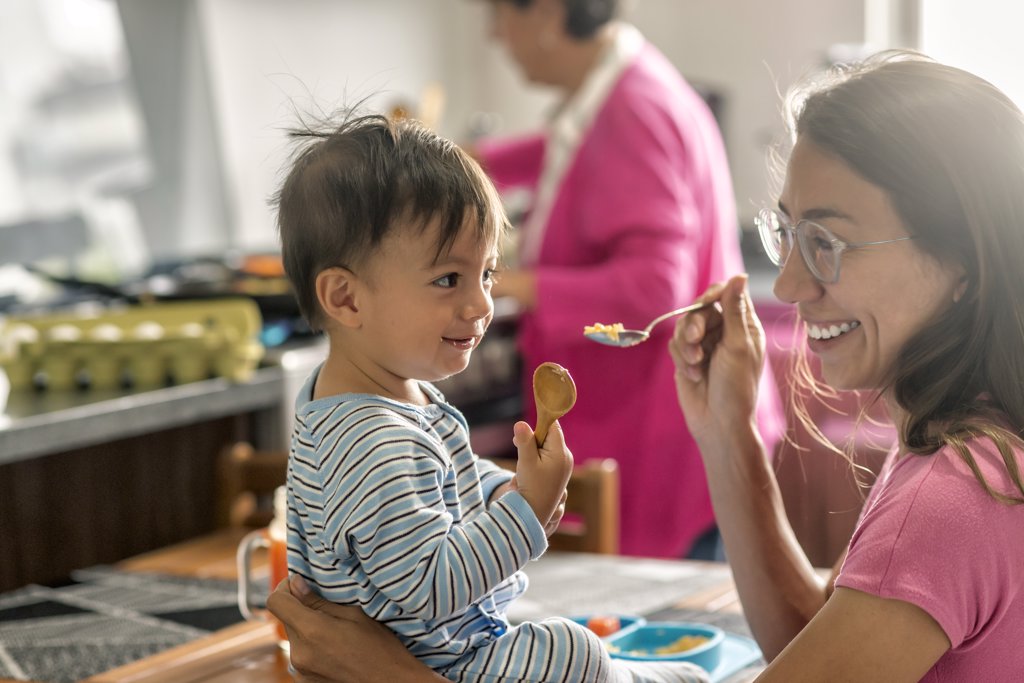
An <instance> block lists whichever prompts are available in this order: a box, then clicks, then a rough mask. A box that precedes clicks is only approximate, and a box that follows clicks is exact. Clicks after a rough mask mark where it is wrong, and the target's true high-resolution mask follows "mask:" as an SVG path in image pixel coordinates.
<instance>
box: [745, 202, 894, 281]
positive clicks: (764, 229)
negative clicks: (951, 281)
mask: <svg viewBox="0 0 1024 683" xmlns="http://www.w3.org/2000/svg"><path fill="white" fill-rule="evenodd" d="M754 222H755V223H756V224H757V232H758V233H759V234H760V235H761V243H762V244H763V245H764V250H765V252H767V254H768V258H769V260H771V262H772V263H773V264H775V265H776V266H779V267H780V268H781V267H782V266H784V265H785V264H786V261H788V260H789V255H790V253H792V251H793V242H794V241H795V242H796V243H797V245H799V247H800V254H801V255H802V256H803V258H804V263H806V264H807V269H808V270H809V271H811V275H813V276H814V277H815V278H816V279H817V280H818V281H819V282H822V283H824V284H832V283H834V282H838V281H839V264H840V258H839V257H840V256H842V255H843V252H844V251H850V250H852V249H860V248H861V247H871V246H874V245H877V244H889V243H891V242H902V241H904V240H911V239H914V236H913V235H911V236H908V237H897V238H896V239H891V240H878V241H877V242H858V243H856V244H854V243H851V242H844V241H843V240H841V239H839V238H838V237H836V236H835V235H833V234H832V233H831V232H829V230H828V228H826V227H825V226H823V225H818V224H817V223H815V222H814V221H808V220H802V221H800V222H798V223H797V224H796V225H793V223H792V222H791V221H790V220H789V218H788V217H787V216H785V215H784V214H782V213H780V212H779V211H775V210H773V209H761V210H760V211H759V212H758V214H757V218H755V219H754Z"/></svg>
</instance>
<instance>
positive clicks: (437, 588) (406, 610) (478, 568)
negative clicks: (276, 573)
mask: <svg viewBox="0 0 1024 683" xmlns="http://www.w3.org/2000/svg"><path fill="white" fill-rule="evenodd" d="M315 377H316V373H314V375H313V376H312V377H311V378H310V379H309V380H308V381H307V383H306V385H305V386H304V387H303V389H302V391H300V393H299V397H298V399H297V401H296V417H295V431H294V433H293V436H292V452H291V458H290V462H289V467H288V494H289V495H288V504H289V505H288V507H289V510H288V562H289V567H290V570H291V571H292V572H294V573H298V574H301V575H302V576H304V577H305V578H306V579H307V580H309V581H310V582H311V583H312V584H313V585H314V586H315V588H316V590H317V591H318V592H319V593H320V594H321V595H323V597H325V598H327V599H328V600H331V601H332V602H338V603H345V604H358V605H359V606H361V607H362V609H363V610H364V611H365V612H366V613H367V614H368V615H370V616H371V617H373V618H374V619H377V620H379V621H381V622H383V623H385V624H387V625H388V627H390V628H391V629H392V630H393V631H395V632H396V633H397V634H398V636H399V638H401V639H402V641H403V642H404V643H405V645H406V646H407V647H408V648H409V649H410V650H411V651H412V652H413V654H415V655H416V656H418V657H420V658H421V659H422V660H424V662H425V663H426V664H428V665H429V666H431V667H433V668H435V669H444V668H445V667H446V666H449V665H450V664H451V663H453V662H454V661H456V660H458V659H459V658H460V657H462V656H464V655H466V654H467V653H470V652H472V651H473V650H474V649H476V648H477V647H480V646H481V645H483V644H485V643H488V642H490V641H491V640H493V639H494V638H496V637H498V636H500V635H501V634H502V633H504V632H505V630H506V629H507V628H508V621H507V619H506V617H505V608H506V606H507V605H508V603H509V602H511V600H513V599H514V598H516V597H517V596H519V595H520V594H522V592H523V591H524V590H525V589H526V577H525V575H524V574H522V573H521V572H520V571H519V570H520V569H521V568H522V567H523V566H524V565H525V564H526V562H528V561H529V560H530V559H531V558H536V557H539V556H540V555H541V554H542V553H543V551H544V550H545V548H546V546H547V540H546V537H545V534H544V529H543V527H542V526H541V524H540V522H539V521H538V520H537V518H536V516H535V515H534V513H533V511H532V510H531V509H530V507H529V505H528V504H527V503H526V501H525V499H524V498H523V497H522V496H521V495H519V494H518V493H516V492H510V493H507V494H505V495H504V496H502V497H501V499H500V500H498V501H496V502H494V503H493V504H491V505H490V506H489V507H488V505H487V499H488V497H489V496H490V494H491V493H492V492H493V491H494V489H495V488H496V487H497V486H499V485H500V484H502V483H503V482H505V481H508V479H509V478H510V477H511V473H509V472H506V471H504V470H501V469H499V468H498V467H497V466H495V465H494V464H493V463H491V462H489V461H486V460H481V459H479V458H477V456H476V455H474V454H473V452H472V450H471V448H470V445H469V438H468V433H469V430H468V427H467V425H466V422H465V419H464V418H463V416H462V415H461V413H459V412H458V410H456V409H455V408H454V407H452V406H450V405H449V404H447V403H446V402H445V400H444V397H443V396H442V395H441V394H440V392H439V391H437V389H435V388H434V387H432V386H431V385H429V384H424V385H423V388H424V391H425V392H426V393H427V395H428V396H429V397H430V398H431V400H432V401H433V403H431V404H430V405H427V406H415V405H411V404H406V403H401V402H398V401H392V400H389V399H386V398H383V397H380V396H372V395H366V394H343V395H339V396H333V397H328V398H323V399H318V400H315V401H314V400H311V397H312V388H313V385H314V382H315Z"/></svg>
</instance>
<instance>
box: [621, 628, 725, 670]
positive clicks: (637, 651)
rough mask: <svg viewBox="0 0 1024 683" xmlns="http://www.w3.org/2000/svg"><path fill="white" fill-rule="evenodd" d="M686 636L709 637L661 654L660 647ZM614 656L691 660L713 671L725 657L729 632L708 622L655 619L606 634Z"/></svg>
mask: <svg viewBox="0 0 1024 683" xmlns="http://www.w3.org/2000/svg"><path fill="white" fill-rule="evenodd" d="M684 636H699V637H702V638H706V639H707V640H705V641H704V642H703V643H701V644H700V645H697V646H696V647H692V648H689V649H687V650H682V651H681V652H669V653H665V654H657V649H658V648H665V647H670V646H672V645H673V644H675V643H676V642H677V641H679V639H680V638H682V637H684ZM605 642H606V643H607V644H608V649H609V651H610V652H611V655H612V657H614V658H617V659H633V660H640V661H655V662H691V663H693V664H696V665H697V666H700V667H702V668H704V669H706V670H707V671H713V670H714V669H715V667H717V666H718V664H719V663H720V662H721V661H722V643H723V642H725V632H724V631H722V629H720V628H717V627H715V626H709V625H707V624H689V623H680V622H651V623H646V624H641V625H638V626H636V627H635V628H630V629H628V630H626V629H623V630H621V631H619V632H617V633H613V634H612V635H610V636H608V637H607V638H605Z"/></svg>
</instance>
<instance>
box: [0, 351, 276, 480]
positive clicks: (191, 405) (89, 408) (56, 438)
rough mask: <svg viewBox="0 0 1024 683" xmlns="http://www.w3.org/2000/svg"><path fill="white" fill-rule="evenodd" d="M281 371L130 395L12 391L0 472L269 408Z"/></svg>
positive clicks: (3, 423)
mask: <svg viewBox="0 0 1024 683" xmlns="http://www.w3.org/2000/svg"><path fill="white" fill-rule="evenodd" d="M283 395H284V394H283V371H282V369H281V367H279V366H272V367H265V368H259V369H257V370H256V371H255V373H254V374H253V377H252V379H250V380H249V381H248V382H245V383H235V382H231V381H228V380H226V379H223V378H216V379H209V380H204V381H201V382H191V383H188V384H181V385H176V386H170V387H164V388H160V389H150V390H145V391H135V390H131V389H121V390H112V391H87V390H82V391H62V392H45V391H42V392H14V393H11V394H10V395H9V396H8V397H7V402H6V406H4V409H3V412H2V414H0V465H3V464H7V463H12V462H17V461H20V460H25V459H29V458H35V457H39V456H43V455H47V454H50V453H56V452H61V451H69V450H73V449H78V448H83V447H86V446H93V445H96V444H102V443H108V442H112V441H118V440H120V439H125V438H128V437H133V436H138V435H142V434H146V433H150V432H155V431H159V430H163V429H171V428H174V427H180V426H183V425H188V424H191V423H194V422H200V421H204V420H209V419H214V418H218V417H223V416H227V415H235V414H238V413H247V412H251V411H260V410H274V409H277V408H278V407H279V406H280V404H281V402H282V399H283Z"/></svg>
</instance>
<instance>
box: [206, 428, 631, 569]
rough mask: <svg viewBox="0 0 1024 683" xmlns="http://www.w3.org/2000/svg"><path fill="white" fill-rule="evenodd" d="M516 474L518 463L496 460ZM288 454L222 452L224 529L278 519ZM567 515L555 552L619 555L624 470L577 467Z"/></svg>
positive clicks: (610, 465) (552, 542) (241, 448)
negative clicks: (276, 511)
mask: <svg viewBox="0 0 1024 683" xmlns="http://www.w3.org/2000/svg"><path fill="white" fill-rule="evenodd" d="M495 462H497V463H498V464H499V465H501V466H502V467H505V468H506V469H510V470H515V466H516V463H515V460H511V459H508V458H501V459H496V460H495ZM287 467H288V453H287V452H285V451H257V450H254V449H253V447H252V446H251V445H250V444H248V443H245V442H240V443H236V444H233V445H232V446H230V447H228V448H227V449H225V451H224V453H222V454H221V458H220V463H219V482H218V487H217V522H218V525H219V526H251V527H261V526H266V525H267V524H269V523H270V520H271V519H273V517H274V502H273V498H274V489H275V488H277V487H278V486H281V485H282V484H284V483H285V473H286V471H287ZM567 489H568V495H567V497H566V502H565V517H564V519H563V520H562V523H561V524H560V525H559V527H558V529H557V530H556V531H555V533H554V534H552V535H551V538H549V539H548V544H549V547H550V548H551V549H552V550H565V551H572V552H586V553H604V554H616V553H617V552H618V550H619V470H618V465H617V463H616V462H615V461H614V460H612V459H610V458H609V459H603V460H590V461H587V462H585V463H583V464H581V465H577V466H576V468H575V469H574V470H573V473H572V476H571V477H570V478H569V485H568V487H567Z"/></svg>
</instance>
